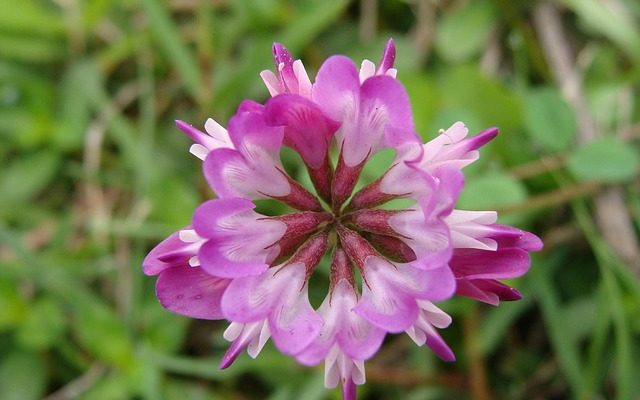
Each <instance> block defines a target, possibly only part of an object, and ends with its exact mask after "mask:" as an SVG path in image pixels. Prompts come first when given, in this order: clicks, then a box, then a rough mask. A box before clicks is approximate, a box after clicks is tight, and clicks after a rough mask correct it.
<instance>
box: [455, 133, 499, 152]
mask: <svg viewBox="0 0 640 400" xmlns="http://www.w3.org/2000/svg"><path fill="white" fill-rule="evenodd" d="M496 136H498V128H488V129H485V130H484V131H482V132H480V133H478V134H477V135H475V136H471V137H470V138H467V139H464V140H463V141H462V142H461V147H462V148H464V150H465V152H468V151H473V150H477V149H479V148H480V147H482V146H484V145H485V144H487V143H489V142H490V141H492V140H493V139H494V138H495V137H496Z"/></svg>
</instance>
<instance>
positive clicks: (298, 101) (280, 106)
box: [265, 94, 339, 169]
mask: <svg viewBox="0 0 640 400" xmlns="http://www.w3.org/2000/svg"><path fill="white" fill-rule="evenodd" d="M265 113H266V116H267V122H268V123H269V124H272V125H274V126H283V127H284V143H285V144H286V145H287V146H289V147H291V148H293V149H294V150H296V151H297V152H298V153H300V156H301V157H302V159H303V160H304V162H305V163H306V164H307V165H308V166H310V167H311V168H314V169H317V168H320V167H321V166H322V164H323V163H324V161H325V158H326V154H327V151H328V148H329V144H330V142H331V138H332V137H333V134H334V132H335V131H336V130H337V129H338V127H339V124H338V122H336V121H334V120H332V119H329V118H328V117H326V116H325V115H324V113H323V112H322V111H321V110H320V108H319V107H318V106H317V105H316V104H315V103H313V102H311V101H309V100H307V99H305V98H303V97H301V96H297V95H293V94H283V95H279V96H276V97H274V98H272V99H271V100H269V101H268V102H267V104H266V106H265Z"/></svg>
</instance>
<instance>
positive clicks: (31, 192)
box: [0, 150, 59, 205]
mask: <svg viewBox="0 0 640 400" xmlns="http://www.w3.org/2000/svg"><path fill="white" fill-rule="evenodd" d="M58 163H59V158H58V155H57V154H56V153H53V152H50V151H46V150H43V151H40V152H38V153H34V154H31V155H27V156H24V157H22V158H19V159H17V160H14V161H13V162H11V163H10V164H9V165H7V166H6V167H5V169H4V175H3V176H2V177H1V178H0V179H1V181H0V182H1V184H0V204H3V205H8V204H16V203H20V202H24V201H26V200H29V199H30V198H32V197H33V196H35V195H37V194H38V193H39V192H41V191H42V190H43V189H44V188H45V187H46V186H47V184H49V182H50V181H51V179H53V177H54V176H55V173H56V171H57V167H58Z"/></svg>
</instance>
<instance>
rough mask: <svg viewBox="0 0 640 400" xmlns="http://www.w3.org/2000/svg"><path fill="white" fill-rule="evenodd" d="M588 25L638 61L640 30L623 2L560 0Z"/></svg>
mask: <svg viewBox="0 0 640 400" xmlns="http://www.w3.org/2000/svg"><path fill="white" fill-rule="evenodd" d="M562 3H564V4H565V5H566V6H567V7H568V8H570V9H571V10H573V11H574V12H575V13H576V14H578V17H579V18H580V19H581V20H582V21H584V22H585V23H586V24H587V25H588V26H589V27H591V28H593V29H594V30H596V31H597V32H599V33H601V34H602V35H604V36H606V37H607V38H608V39H609V40H611V41H612V42H613V43H615V44H616V45H617V46H618V47H620V48H621V49H622V50H624V51H625V52H626V53H627V54H628V55H629V57H631V58H632V59H633V60H634V61H635V62H636V63H640V30H639V29H638V25H637V22H636V21H634V19H633V17H632V15H633V14H632V13H631V12H629V10H625V6H624V5H623V2H616V3H615V5H616V6H615V7H614V6H610V5H609V4H607V3H606V2H603V1H600V0H562Z"/></svg>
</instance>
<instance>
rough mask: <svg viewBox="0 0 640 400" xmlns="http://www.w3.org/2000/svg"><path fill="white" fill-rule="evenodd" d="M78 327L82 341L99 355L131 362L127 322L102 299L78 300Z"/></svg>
mask: <svg viewBox="0 0 640 400" xmlns="http://www.w3.org/2000/svg"><path fill="white" fill-rule="evenodd" d="M72 306H73V308H74V328H75V329H74V330H75V333H76V337H77V339H78V342H79V343H80V344H81V345H82V346H83V347H84V348H85V349H87V350H88V351H89V352H91V353H92V354H93V355H94V356H95V357H96V358H98V359H100V360H103V361H106V362H108V363H110V364H113V365H117V366H120V367H125V366H130V365H131V364H130V362H131V360H132V359H133V348H132V344H131V340H130V338H129V336H128V334H127V331H126V328H125V325H124V324H123V323H122V321H121V320H120V319H119V318H118V316H117V315H116V314H115V312H114V311H113V310H112V309H111V308H110V307H109V306H108V305H107V304H104V303H103V302H102V301H100V300H98V299H91V298H89V297H88V296H83V298H81V299H78V300H77V301H74V303H73V304H72Z"/></svg>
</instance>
